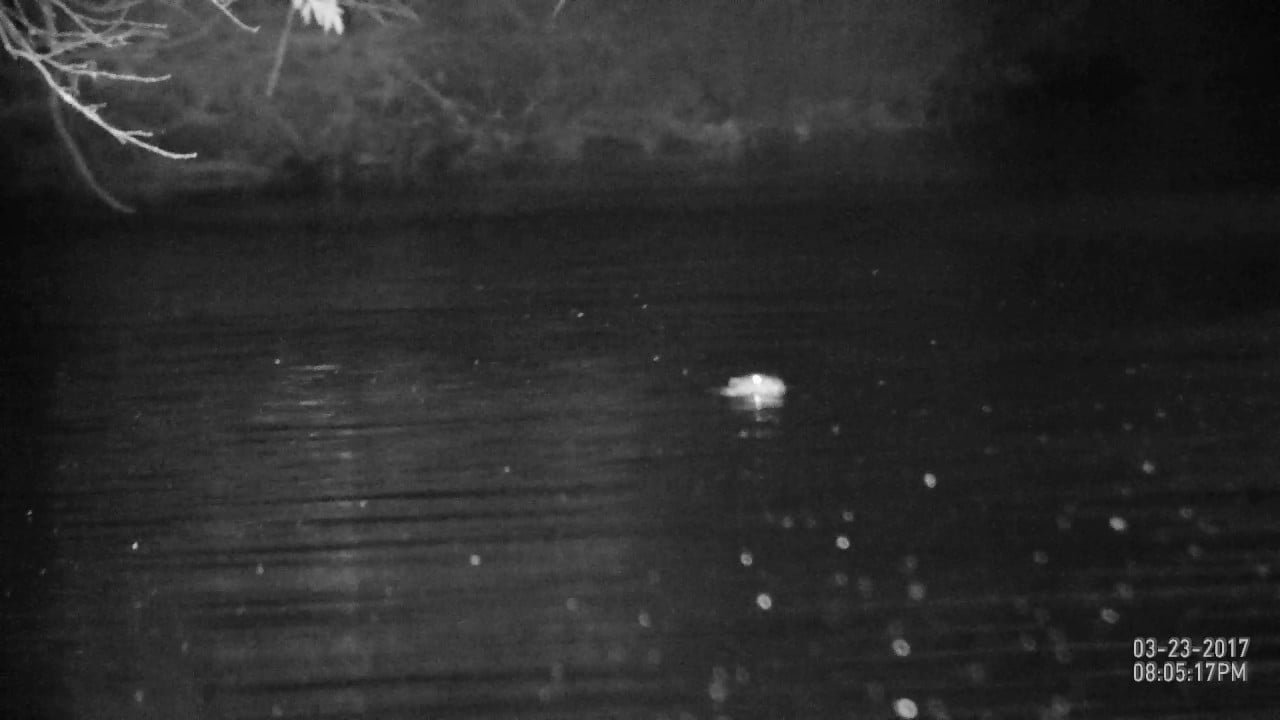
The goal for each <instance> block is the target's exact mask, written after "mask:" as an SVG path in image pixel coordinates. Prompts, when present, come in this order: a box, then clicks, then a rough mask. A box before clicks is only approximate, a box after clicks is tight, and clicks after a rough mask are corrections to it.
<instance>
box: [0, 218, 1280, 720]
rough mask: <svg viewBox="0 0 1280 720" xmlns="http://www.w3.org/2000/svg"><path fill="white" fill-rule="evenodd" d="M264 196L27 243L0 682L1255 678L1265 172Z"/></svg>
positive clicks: (134, 692)
mask: <svg viewBox="0 0 1280 720" xmlns="http://www.w3.org/2000/svg"><path fill="white" fill-rule="evenodd" d="M261 212H262V213H263V215H262V216H261V218H257V217H255V215H254V212H250V213H249V215H248V216H247V217H245V218H242V220H243V221H241V220H236V219H232V220H228V219H226V218H208V217H206V218H195V219H192V220H189V221H187V222H183V223H176V224H172V225H155V226H153V227H141V228H134V229H131V230H129V231H127V232H118V231H112V232H107V231H103V232H101V233H98V234H96V235H95V234H93V233H88V234H87V235H86V236H84V237H78V238H63V239H61V240H59V241H57V242H45V244H44V245H42V246H40V247H38V248H36V249H34V250H32V251H31V252H30V253H29V254H28V255H27V256H26V257H25V258H24V260H23V262H24V263H25V264H24V274H23V276H22V279H21V282H20V283H18V285H17V287H18V290H17V291H16V292H14V293H13V295H14V296H15V297H17V298H18V299H19V300H20V301H21V302H22V303H25V306H26V310H25V311H23V312H22V313H21V314H20V316H18V318H17V319H15V320H14V321H13V322H12V328H13V330H12V332H11V336H12V337H13V338H15V340H14V342H13V343H12V344H11V345H10V347H9V349H8V351H7V357H8V359H9V363H8V365H9V368H10V371H9V372H8V373H7V374H6V378H7V380H6V392H7V393H9V394H10V395H11V396H12V397H14V398H17V399H18V400H17V401H15V402H12V403H10V409H9V411H8V412H9V415H8V417H6V420H7V421H8V423H9V425H10V426H11V428H12V429H13V432H11V433H10V434H9V437H10V439H12V440H14V441H15V443H16V445H14V446H13V447H14V448H16V449H12V450H10V451H9V452H10V459H9V461H8V462H7V463H6V464H7V465H8V466H9V467H10V468H11V469H13V468H16V469H17V475H19V476H20V477H18V478H17V479H15V480H14V481H11V482H10V483H9V484H8V486H7V490H6V494H5V517H4V520H5V525H6V529H5V534H4V540H5V542H6V553H7V554H8V555H9V558H8V562H7V565H6V605H5V613H6V621H7V623H8V624H9V625H10V627H11V628H13V630H12V632H10V635H11V639H10V641H9V647H8V648H7V649H6V654H5V657H6V661H7V662H8V663H10V666H11V667H12V668H14V670H13V671H11V672H10V673H9V678H10V682H12V683H14V684H13V687H12V688H11V689H10V690H9V691H8V692H7V693H6V700H5V702H6V703H7V706H6V710H8V713H7V714H6V715H5V717H23V716H61V717H77V718H131V717H138V718H274V717H283V718H329V717H332V718H346V717H370V718H499V717H500V718H670V719H671V720H676V719H681V720H683V719H685V718H850V717H853V718H893V717H904V718H910V717H921V718H957V719H958V718H1048V719H1066V718H1138V717H1144V718H1145V717H1151V718H1154V717H1162V718H1164V717H1179V718H1183V717H1206V718H1207V717H1235V718H1246V717H1249V718H1252V717H1270V715H1268V713H1269V712H1270V711H1271V710H1272V709H1273V708H1274V707H1278V706H1280V683H1277V678H1278V674H1277V664H1276V663H1277V655H1276V652H1277V648H1278V647H1280V613H1278V612H1277V608H1278V607H1280V584H1278V583H1277V578H1276V573H1277V572H1278V571H1280V568H1278V567H1277V565H1278V564H1280V521H1277V520H1276V517H1277V513H1278V511H1280V484H1278V483H1277V477H1280V452H1277V451H1278V450H1280V438H1278V437H1277V434H1276V433H1277V430H1278V429H1280V377H1278V373H1280V363H1278V362H1277V359H1278V357H1280V356H1278V354H1277V353H1278V347H1277V345H1278V343H1280V337H1278V335H1277V333H1278V332H1280V330H1278V328H1280V325H1278V324H1277V321H1280V314H1278V313H1277V309H1280V301H1278V300H1280V298H1278V297H1277V295H1276V292H1275V288H1276V283H1277V281H1280V271H1277V268H1280V262H1277V261H1278V260H1280V249H1278V248H1277V245H1278V244H1280V243H1277V241H1278V240H1280V230H1278V229H1280V224H1278V221H1277V216H1280V207H1276V203H1274V202H1272V201H1270V200H1268V199H1266V198H1262V199H1253V200H1232V199H1227V200H1224V199H1221V198H1218V199H1213V200H1212V201H1209V200H1203V199H1197V200H1195V201H1193V202H1189V201H1187V199H1185V198H1164V199H1155V200H1152V199H1148V200H1146V201H1143V202H1142V203H1135V204H1134V206H1133V207H1126V206H1119V205H1117V204H1116V203H1108V202H1102V201H1100V200H1096V199H1095V200H1078V201H1073V202H1062V203H1038V204H1031V203H1027V204H1018V205H1007V204H1005V205H1000V204H990V205H981V206H975V205H970V204H966V203H957V202H951V203H942V202H938V203H930V202H913V203H905V204H901V205H877V206H875V207H863V208H849V209H841V210H833V209H830V208H829V207H822V206H809V207H797V208H793V209H776V208H775V209H773V210H770V211H768V212H764V211H758V212H753V211H751V210H750V209H749V208H748V209H735V210H719V211H707V212H692V211H683V212H681V211H675V210H669V211H667V212H664V213H662V214H644V213H640V212H635V211H632V212H613V213H604V212H601V213H595V214H589V213H581V214H572V215H569V214H565V215H559V216H551V215H547V216H542V217H535V218H512V219H506V220H503V219H495V218H488V219H482V220H472V221H467V220H454V221H446V220H432V221H427V220H423V221H421V222H396V223H385V224H377V223H370V224H369V225H368V226H365V225H363V224H362V223H354V222H332V223H328V222H319V221H316V220H308V219H306V218H302V217H299V218H297V219H296V221H295V220H289V219H285V220H281V219H280V218H279V217H271V216H270V215H269V209H268V208H262V210H261ZM215 220H216V222H215ZM754 371H763V372H770V373H774V374H777V375H779V376H781V377H782V378H784V379H785V380H786V381H787V382H788V384H789V387H790V392H789V393H788V395H787V397H786V402H785V405H784V406H783V407H781V408H777V409H767V410H761V411H754V410H751V409H744V408H740V407H735V406H734V405H732V404H731V403H730V402H729V401H727V400H726V399H724V398H721V397H719V396H717V395H716V394H715V393H714V392H713V390H714V388H716V387H719V386H721V385H723V384H724V383H725V381H726V380H727V379H728V378H730V377H731V376H735V375H739V374H742V373H747V372H754ZM1140 637H1155V638H1159V639H1161V640H1162V641H1167V639H1168V638H1170V637H1187V638H1190V639H1191V640H1192V641H1194V642H1195V643H1197V644H1198V643H1199V642H1200V641H1201V640H1202V639H1204V638H1225V639H1233V638H1245V637H1247V638H1249V646H1248V649H1247V655H1246V656H1245V657H1243V658H1241V657H1236V658H1230V657H1228V658H1225V660H1226V661H1227V662H1230V663H1233V664H1232V665H1229V666H1227V665H1224V666H1221V667H1220V666H1219V665H1217V664H1215V665H1213V666H1212V667H1210V668H1202V669H1201V674H1202V675H1207V674H1208V673H1219V672H1222V671H1223V670H1225V672H1226V674H1227V678H1225V679H1219V680H1216V681H1209V680H1207V679H1203V678H1202V679H1201V680H1199V681H1192V682H1186V683H1181V684H1179V683H1153V682H1135V680H1134V648H1133V645H1134V640H1135V638H1140ZM1242 652H1244V651H1243V648H1241V649H1238V650H1237V651H1236V655H1237V656H1239V655H1240V654H1241V653H1242ZM1163 659H1164V658H1163V657H1161V658H1159V660H1163ZM1199 659H1200V658H1196V657H1193V658H1190V659H1189V660H1190V665H1189V667H1190V670H1191V671H1192V672H1194V671H1195V661H1197V660H1199ZM1241 673H1245V674H1247V680H1245V679H1242V678H1241V677H1240V675H1241Z"/></svg>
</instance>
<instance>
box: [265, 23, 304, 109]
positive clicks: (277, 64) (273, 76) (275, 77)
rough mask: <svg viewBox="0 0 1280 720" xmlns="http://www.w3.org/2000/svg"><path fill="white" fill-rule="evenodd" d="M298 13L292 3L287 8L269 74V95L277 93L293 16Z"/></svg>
mask: <svg viewBox="0 0 1280 720" xmlns="http://www.w3.org/2000/svg"><path fill="white" fill-rule="evenodd" d="M296 14H297V11H296V10H294V9H293V4H292V3H290V5H289V8H288V9H287V10H285V16H284V29H283V30H281V31H280V40H279V41H278V42H277V43H276V56H275V60H274V61H273V62H272V63H271V73H270V74H269V75H267V97H271V96H272V95H274V94H275V92H276V83H277V82H279V81H280V68H281V66H283V65H284V54H285V51H286V50H287V49H288V47H289V34H290V32H291V31H292V30H293V16H294V15H296Z"/></svg>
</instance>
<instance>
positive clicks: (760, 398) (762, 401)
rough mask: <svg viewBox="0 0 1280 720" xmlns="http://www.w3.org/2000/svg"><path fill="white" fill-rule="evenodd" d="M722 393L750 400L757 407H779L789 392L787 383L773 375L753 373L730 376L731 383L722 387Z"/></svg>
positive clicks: (729, 396) (728, 396) (726, 395)
mask: <svg viewBox="0 0 1280 720" xmlns="http://www.w3.org/2000/svg"><path fill="white" fill-rule="evenodd" d="M720 394H721V395H723V396H724V397H727V398H734V399H737V400H743V401H746V402H749V403H751V404H752V405H755V406H756V407H757V408H764V407H778V406H779V405H781V404H782V398H783V396H785V395H786V394H787V384H786V383H784V382H782V378H779V377H774V376H773V375H764V374H762V373H752V374H750V375H742V376H740V377H735V378H729V383H728V384H727V385H725V386H724V387H722V388H720Z"/></svg>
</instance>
